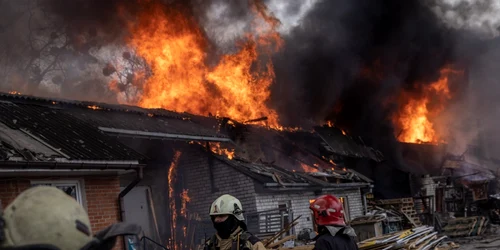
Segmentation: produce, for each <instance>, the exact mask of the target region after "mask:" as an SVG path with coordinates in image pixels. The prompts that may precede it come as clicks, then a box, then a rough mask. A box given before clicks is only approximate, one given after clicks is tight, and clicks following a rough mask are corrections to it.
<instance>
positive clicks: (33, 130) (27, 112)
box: [0, 101, 145, 161]
mask: <svg viewBox="0 0 500 250" xmlns="http://www.w3.org/2000/svg"><path fill="white" fill-rule="evenodd" d="M0 122H2V123H3V124H5V125H7V126H8V127H9V128H11V129H15V130H19V131H23V132H24V134H26V135H28V136H30V137H31V138H33V139H35V140H37V141H38V142H41V143H42V144H44V145H45V146H47V147H49V148H50V149H51V150H54V151H56V152H57V153H58V154H59V155H62V156H63V157H65V158H69V159H68V160H92V161H138V160H142V159H144V158H145V157H144V156H142V155H141V154H139V153H137V152H135V151H133V150H131V149H129V148H127V147H126V146H124V145H123V144H121V143H119V142H118V141H116V140H114V139H113V138H111V137H107V136H105V135H104V134H103V133H101V132H99V131H98V130H97V129H96V128H95V127H92V126H90V125H89V124H87V123H86V122H84V121H82V120H79V119H77V118H75V117H73V116H71V115H69V114H65V113H64V112H61V111H59V110H55V109H51V108H48V107H44V106H38V105H31V104H14V103H11V102H5V101H3V102H0ZM13 136H14V135H13ZM20 150H22V149H20ZM35 153H38V152H35Z"/></svg>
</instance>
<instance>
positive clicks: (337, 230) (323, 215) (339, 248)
mask: <svg viewBox="0 0 500 250" xmlns="http://www.w3.org/2000/svg"><path fill="white" fill-rule="evenodd" d="M310 209H311V210H312V213H313V222H314V227H315V230H316V232H317V233H318V236H317V237H316V238H315V240H316V243H315V245H314V250H358V246H357V244H356V241H355V239H354V237H356V233H355V232H354V229H353V228H352V227H349V226H347V225H346V224H345V220H344V209H343V207H342V203H341V202H340V201H339V199H337V197H335V196H333V195H323V196H320V197H318V198H317V199H316V200H315V201H314V202H312V203H311V205H310Z"/></svg>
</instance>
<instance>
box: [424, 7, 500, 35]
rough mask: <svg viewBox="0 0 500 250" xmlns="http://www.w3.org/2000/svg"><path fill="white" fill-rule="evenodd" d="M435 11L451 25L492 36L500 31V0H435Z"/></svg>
mask: <svg viewBox="0 0 500 250" xmlns="http://www.w3.org/2000/svg"><path fill="white" fill-rule="evenodd" d="M432 2H433V3H432V4H430V7H431V8H432V10H433V12H434V13H435V14H436V15H437V16H438V17H439V18H440V19H441V20H442V21H443V22H444V23H445V24H446V25H447V26H449V27H451V28H454V29H462V30H468V31H472V32H474V33H477V35H479V36H481V37H483V38H492V37H496V36H498V35H499V34H500V33H499V31H498V28H499V27H500V14H499V13H500V0H434V1H432Z"/></svg>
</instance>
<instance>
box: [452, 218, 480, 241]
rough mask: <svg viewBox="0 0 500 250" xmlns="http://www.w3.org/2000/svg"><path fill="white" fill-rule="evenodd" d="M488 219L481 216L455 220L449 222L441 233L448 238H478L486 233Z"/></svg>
mask: <svg viewBox="0 0 500 250" xmlns="http://www.w3.org/2000/svg"><path fill="white" fill-rule="evenodd" d="M487 224H488V219H487V218H486V217H483V216H475V217H466V218H456V219H453V220H449V221H448V224H447V225H446V226H445V227H444V228H443V233H445V234H446V235H448V236H450V237H468V236H479V235H481V234H482V233H484V232H485V231H486V226H487Z"/></svg>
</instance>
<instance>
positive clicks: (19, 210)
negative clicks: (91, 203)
mask: <svg viewBox="0 0 500 250" xmlns="http://www.w3.org/2000/svg"><path fill="white" fill-rule="evenodd" d="M141 232H142V229H141V227H140V226H138V225H134V224H125V223H117V224H114V225H111V226H109V227H108V228H106V229H104V230H102V231H100V232H98V233H97V234H96V235H92V230H91V225H90V220H89V217H88V215H87V213H86V212H85V209H84V208H83V207H82V206H81V205H80V204H79V203H78V202H77V201H76V200H75V199H73V197H71V196H69V195H67V194H66V193H65V192H63V191H62V190H60V189H58V188H56V187H50V186H37V187H32V188H29V189H27V190H26V191H24V192H22V193H21V194H20V195H19V196H17V197H16V198H15V199H14V201H13V202H12V203H11V204H9V206H7V208H6V209H5V211H3V212H1V213H0V249H11V250H15V249H23V250H35V249H43V250H110V249H112V248H113V247H114V245H115V243H116V237H117V236H123V235H131V236H134V235H136V236H139V234H140V233H141Z"/></svg>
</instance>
